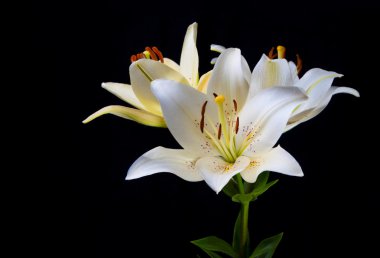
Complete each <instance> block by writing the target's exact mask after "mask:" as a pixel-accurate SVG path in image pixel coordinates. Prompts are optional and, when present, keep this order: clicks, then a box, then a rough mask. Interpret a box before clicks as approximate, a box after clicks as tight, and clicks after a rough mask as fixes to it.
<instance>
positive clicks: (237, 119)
mask: <svg viewBox="0 0 380 258" xmlns="http://www.w3.org/2000/svg"><path fill="white" fill-rule="evenodd" d="M238 132H239V117H236V124H235V134H237V133H238Z"/></svg>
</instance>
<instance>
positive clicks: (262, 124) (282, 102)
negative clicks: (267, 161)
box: [236, 87, 307, 157]
mask: <svg viewBox="0 0 380 258" xmlns="http://www.w3.org/2000/svg"><path fill="white" fill-rule="evenodd" d="M306 99H307V96H306V95H305V94H304V93H303V91H302V90H300V89H298V88H296V87H272V88H269V89H265V90H262V91H260V92H259V93H258V94H256V96H254V97H253V98H251V99H249V100H248V102H247V103H246V105H245V106H244V108H243V110H242V111H241V113H240V124H241V127H240V128H241V130H240V131H239V132H238V135H237V139H236V140H237V142H238V144H237V146H240V144H241V142H242V140H243V139H244V138H246V137H247V135H249V134H250V133H252V136H251V137H252V141H251V144H250V145H249V147H248V148H247V149H246V151H245V152H244V155H247V156H250V157H251V156H255V155H257V154H259V153H260V152H263V151H264V152H266V151H269V150H270V149H271V148H272V147H273V146H274V145H275V144H276V142H277V140H278V139H279V138H280V136H281V134H282V133H283V131H284V129H285V126H286V124H287V122H288V119H289V117H290V116H291V113H292V111H293V110H294V108H295V107H296V106H297V105H299V104H300V103H302V102H303V101H305V100H306Z"/></svg>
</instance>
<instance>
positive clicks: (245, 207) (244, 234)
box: [236, 174, 249, 257]
mask: <svg viewBox="0 0 380 258" xmlns="http://www.w3.org/2000/svg"><path fill="white" fill-rule="evenodd" d="M236 179H237V182H238V188H239V192H240V194H245V190H244V184H243V180H242V178H241V175H240V174H237V175H236ZM248 214H249V202H242V203H241V216H242V217H241V239H240V240H241V242H240V254H241V257H246V256H247V254H246V250H247V245H248Z"/></svg>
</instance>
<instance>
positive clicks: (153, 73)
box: [129, 59, 188, 115]
mask: <svg viewBox="0 0 380 258" xmlns="http://www.w3.org/2000/svg"><path fill="white" fill-rule="evenodd" d="M129 73H130V77H131V84H132V89H133V92H134V93H135V94H136V97H137V98H138V99H139V100H140V101H141V103H142V104H143V105H144V106H145V108H146V109H147V110H149V111H150V112H152V113H153V114H156V115H161V114H162V111H161V107H160V104H159V103H158V101H157V99H156V97H155V96H154V95H153V93H152V91H151V88H150V84H151V82H152V81H153V80H156V79H169V80H174V81H177V82H181V83H184V84H188V81H187V80H186V78H184V77H183V76H182V75H181V74H180V73H179V72H177V71H175V70H173V69H172V68H170V67H169V66H167V65H165V64H163V63H161V62H158V61H154V60H150V59H140V60H138V61H136V62H133V63H132V64H131V66H130V67H129Z"/></svg>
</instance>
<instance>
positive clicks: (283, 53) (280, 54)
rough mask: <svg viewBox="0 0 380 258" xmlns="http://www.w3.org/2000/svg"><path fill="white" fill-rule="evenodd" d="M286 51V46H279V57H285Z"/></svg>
mask: <svg viewBox="0 0 380 258" xmlns="http://www.w3.org/2000/svg"><path fill="white" fill-rule="evenodd" d="M285 52H286V48H285V47H284V46H277V53H278V58H279V59H282V58H285Z"/></svg>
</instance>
